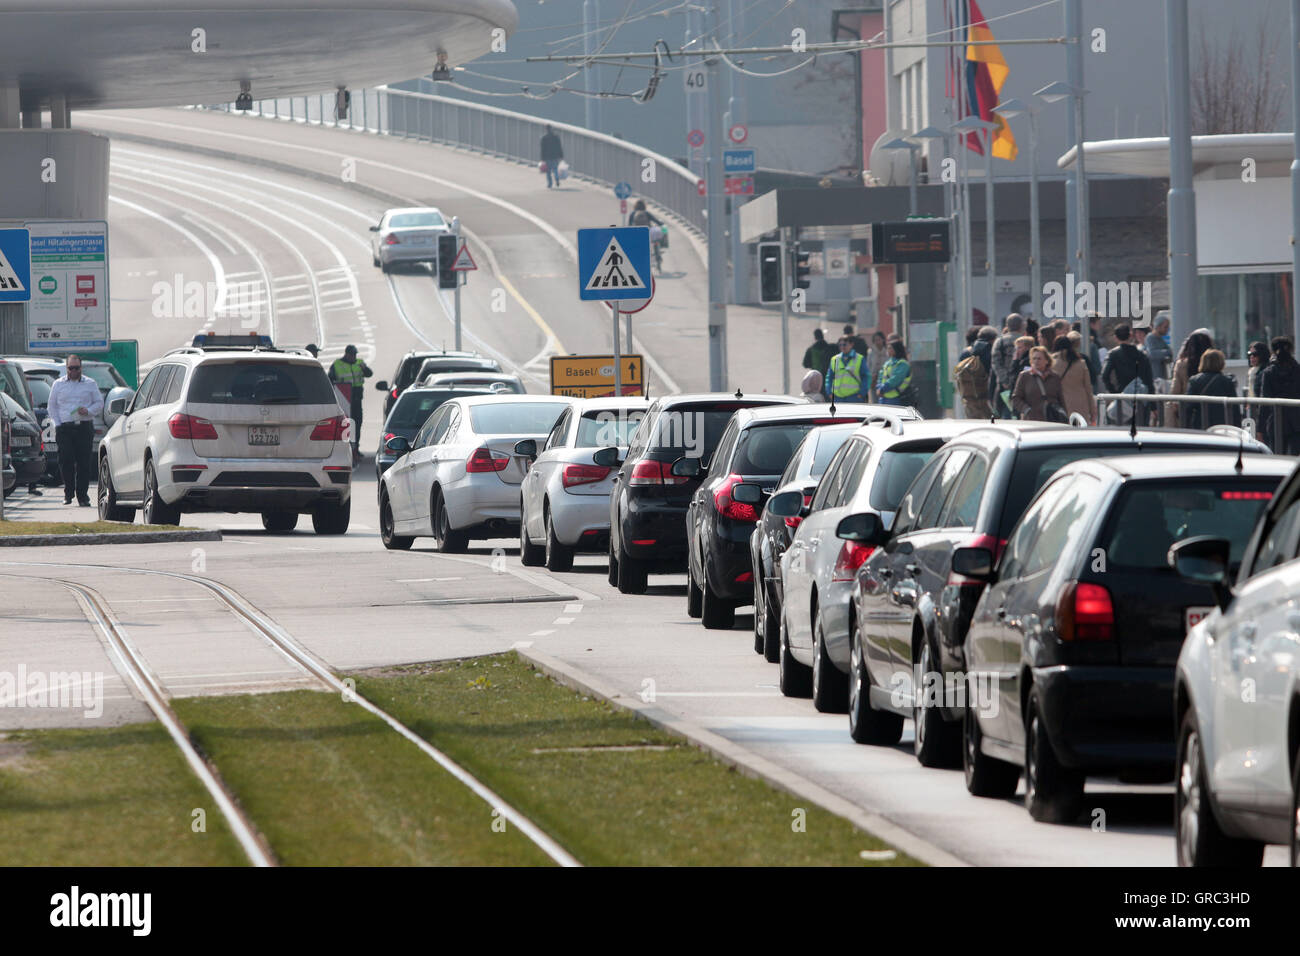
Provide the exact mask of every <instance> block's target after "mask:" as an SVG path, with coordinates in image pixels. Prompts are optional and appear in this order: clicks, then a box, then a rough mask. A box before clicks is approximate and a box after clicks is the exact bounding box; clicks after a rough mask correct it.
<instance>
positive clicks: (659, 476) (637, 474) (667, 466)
mask: <svg viewBox="0 0 1300 956" xmlns="http://www.w3.org/2000/svg"><path fill="white" fill-rule="evenodd" d="M688 480H689V479H687V478H686V477H685V476H683V475H674V474H673V463H672V462H671V461H638V462H637V463H636V464H635V465H633V466H632V474H631V475H629V476H628V479H627V483H628V484H629V485H684V484H686V482H687V481H688Z"/></svg>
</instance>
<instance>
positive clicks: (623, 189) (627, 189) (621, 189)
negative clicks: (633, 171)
mask: <svg viewBox="0 0 1300 956" xmlns="http://www.w3.org/2000/svg"><path fill="white" fill-rule="evenodd" d="M614 195H615V196H616V197H618V198H619V199H626V198H627V197H628V196H630V195H632V184H631V183H619V184H618V185H617V186H615V187H614Z"/></svg>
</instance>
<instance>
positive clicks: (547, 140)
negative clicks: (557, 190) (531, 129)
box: [541, 123, 564, 189]
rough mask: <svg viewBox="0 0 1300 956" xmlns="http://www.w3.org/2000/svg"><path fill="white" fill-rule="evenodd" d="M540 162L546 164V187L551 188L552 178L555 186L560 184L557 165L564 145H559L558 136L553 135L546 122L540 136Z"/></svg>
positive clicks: (561, 156) (553, 131)
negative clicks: (542, 134)
mask: <svg viewBox="0 0 1300 956" xmlns="http://www.w3.org/2000/svg"><path fill="white" fill-rule="evenodd" d="M541 153H542V162H544V163H545V164H546V188H547V189H550V188H551V183H552V180H554V183H555V185H556V186H558V185H560V176H559V169H558V167H559V165H560V160H562V159H564V147H562V146H561V145H560V137H558V136H556V135H555V130H553V129H552V128H551V126H550V124H549V123H548V124H547V126H546V134H545V135H544V136H543V137H542V149H541Z"/></svg>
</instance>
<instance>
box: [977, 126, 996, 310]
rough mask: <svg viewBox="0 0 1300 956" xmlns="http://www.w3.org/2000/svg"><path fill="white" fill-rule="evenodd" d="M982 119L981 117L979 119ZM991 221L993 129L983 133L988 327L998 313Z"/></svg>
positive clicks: (992, 226) (994, 239)
mask: <svg viewBox="0 0 1300 956" xmlns="http://www.w3.org/2000/svg"><path fill="white" fill-rule="evenodd" d="M980 119H983V117H980ZM995 226H996V223H995V221H994V219H993V129H992V128H989V129H987V130H985V131H984V247H985V269H984V272H985V275H987V277H988V283H989V289H988V293H989V297H988V303H989V317H988V318H989V325H992V324H993V323H994V321H995V320H996V318H997V311H998V291H997V285H998V255H997V246H996V238H995V236H994V228H995Z"/></svg>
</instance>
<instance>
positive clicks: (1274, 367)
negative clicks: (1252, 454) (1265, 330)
mask: <svg viewBox="0 0 1300 956" xmlns="http://www.w3.org/2000/svg"><path fill="white" fill-rule="evenodd" d="M1268 346H1269V349H1270V351H1272V353H1273V357H1272V358H1270V359H1269V360H1268V364H1267V365H1266V366H1264V368H1263V369H1262V370H1261V371H1260V373H1259V377H1258V379H1257V381H1258V382H1259V394H1260V396H1261V397H1262V398H1300V363H1297V362H1296V360H1295V357H1294V356H1293V355H1292V350H1293V349H1294V345H1293V344H1292V342H1291V340H1290V339H1289V338H1287V337H1286V336H1281V335H1279V336H1278V337H1277V338H1275V339H1273V340H1272V341H1271V342H1269V343H1268ZM1278 413H1281V414H1280V422H1279V423H1278V424H1279V426H1280V428H1281V434H1280V435H1279V433H1278V432H1277V431H1276V430H1275V425H1274V423H1275V421H1277V418H1278ZM1259 437H1260V439H1261V440H1262V441H1263V442H1264V443H1265V444H1267V445H1268V446H1269V447H1270V448H1272V449H1273V450H1274V451H1275V452H1277V453H1278V454H1281V455H1295V454H1300V408H1274V407H1270V406H1268V405H1265V406H1263V407H1262V408H1260V411H1259Z"/></svg>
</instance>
